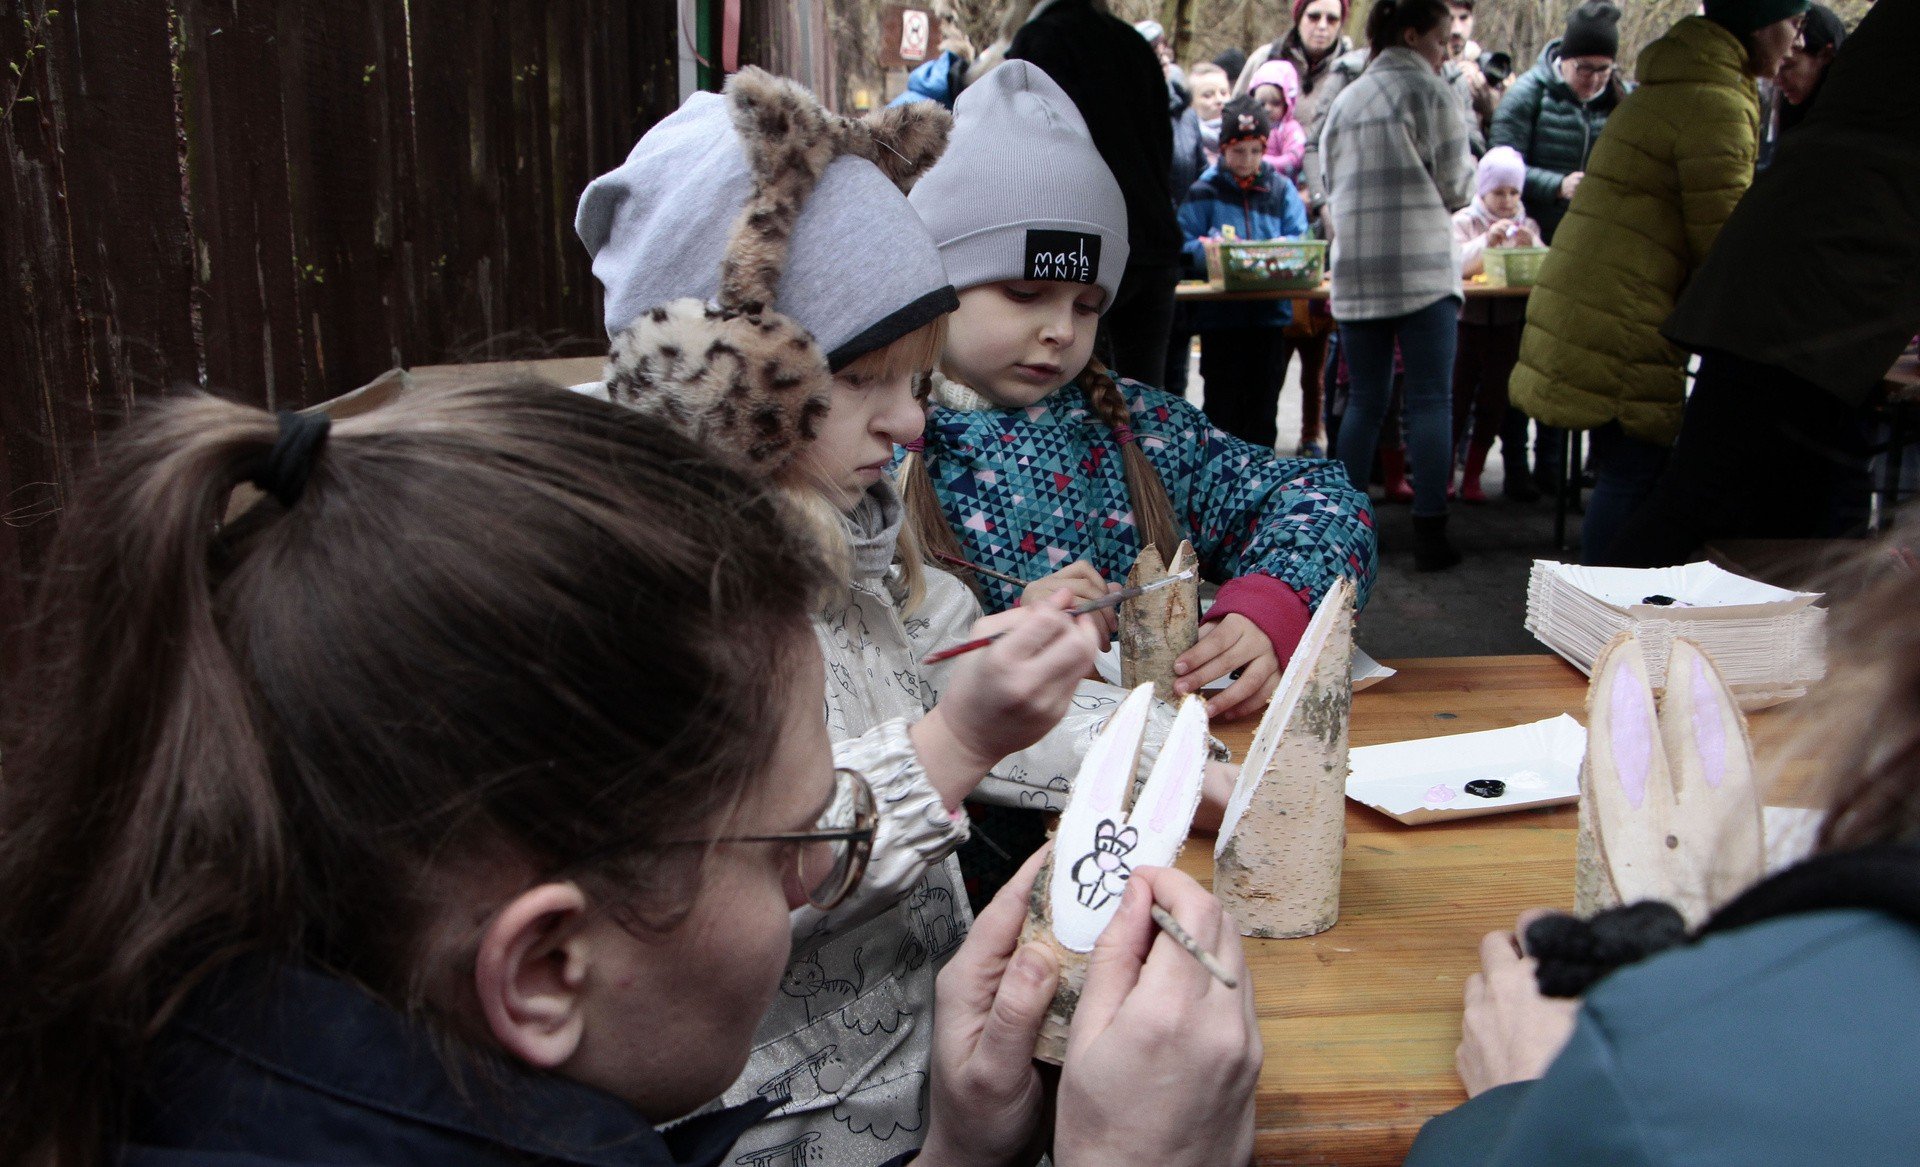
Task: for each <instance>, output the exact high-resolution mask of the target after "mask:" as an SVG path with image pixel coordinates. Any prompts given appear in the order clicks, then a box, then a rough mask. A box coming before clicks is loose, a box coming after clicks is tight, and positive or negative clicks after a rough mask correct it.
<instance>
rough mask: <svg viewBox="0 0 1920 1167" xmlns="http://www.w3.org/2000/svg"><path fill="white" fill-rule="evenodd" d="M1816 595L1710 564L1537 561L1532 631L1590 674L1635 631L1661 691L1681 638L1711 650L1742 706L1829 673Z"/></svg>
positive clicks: (1530, 595)
mask: <svg viewBox="0 0 1920 1167" xmlns="http://www.w3.org/2000/svg"><path fill="white" fill-rule="evenodd" d="M1821 598H1822V597H1821V595H1820V593H1818V592H1790V591H1787V590H1786V589H1785V588H1776V587H1774V586H1772V585H1771V584H1763V583H1761V582H1759V581H1758V580H1751V579H1748V578H1746V577H1745V576H1739V575H1734V574H1733V573H1732V572H1729V571H1723V570H1721V569H1720V568H1718V567H1715V566H1714V565H1713V564H1711V563H1689V564H1686V565H1685V566H1683V567H1651V568H1635V567H1580V566H1577V565H1575V564H1570V563H1555V562H1553V561H1551V560H1546V559H1536V560H1534V562H1533V574H1532V576H1531V577H1530V578H1529V579H1528V581H1527V631H1528V632H1531V633H1533V634H1534V635H1535V636H1537V637H1539V638H1540V641H1541V643H1543V644H1545V645H1546V646H1547V647H1548V648H1551V649H1553V651H1555V652H1557V653H1559V654H1560V655H1561V656H1563V657H1566V658H1567V659H1568V660H1569V661H1572V662H1573V664H1574V665H1575V667H1577V668H1579V669H1580V671H1581V672H1584V673H1589V674H1590V673H1592V671H1593V662H1594V659H1595V658H1596V657H1598V656H1599V655H1600V650H1601V649H1602V648H1604V647H1606V644H1607V642H1608V641H1609V640H1612V639H1613V637H1614V636H1615V634H1617V633H1619V632H1620V631H1622V630H1623V629H1629V628H1631V629H1632V630H1633V633H1634V635H1635V636H1637V637H1639V639H1640V642H1641V646H1642V648H1643V649H1644V651H1645V652H1646V657H1647V671H1648V673H1649V674H1650V676H1649V679H1650V680H1652V682H1653V686H1654V688H1655V689H1656V690H1658V689H1663V688H1664V687H1665V685H1666V678H1667V650H1668V648H1669V646H1671V645H1672V643H1673V638H1674V637H1676V636H1684V637H1686V638H1687V639H1688V640H1691V641H1693V642H1694V643H1695V644H1698V645H1699V646H1700V647H1701V648H1703V649H1705V650H1706V652H1707V655H1708V656H1710V657H1712V658H1713V663H1714V664H1715V665H1717V666H1719V668H1720V672H1721V674H1722V675H1723V676H1725V677H1726V679H1727V684H1728V685H1729V686H1730V687H1731V688H1732V689H1733V693H1734V696H1735V697H1736V698H1737V699H1738V700H1739V702H1740V706H1741V708H1743V709H1750V710H1751V709H1764V708H1766V707H1767V706H1769V705H1777V704H1779V703H1780V702H1782V701H1791V700H1792V699H1794V698H1795V697H1799V696H1801V695H1803V694H1805V693H1806V691H1807V686H1808V685H1811V684H1812V683H1813V682H1815V681H1818V680H1819V679H1820V678H1821V676H1822V675H1824V674H1825V672H1826V642H1827V632H1826V621H1827V613H1826V611H1825V610H1824V609H1822V608H1818V607H1815V606H1814V601H1816V600H1819V599H1821Z"/></svg>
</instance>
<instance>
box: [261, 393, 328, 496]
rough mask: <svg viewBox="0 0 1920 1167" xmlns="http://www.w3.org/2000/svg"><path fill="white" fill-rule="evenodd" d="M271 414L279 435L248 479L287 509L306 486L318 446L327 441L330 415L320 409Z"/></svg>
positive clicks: (289, 410)
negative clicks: (278, 421)
mask: <svg viewBox="0 0 1920 1167" xmlns="http://www.w3.org/2000/svg"><path fill="white" fill-rule="evenodd" d="M274 416H276V417H278V418H279V419H280V437H279V438H278V439H277V440H276V441H275V442H274V443H273V449H271V450H268V451H267V458H266V461H264V462H262V463H261V464H260V469H259V470H257V471H255V472H254V475H253V478H252V482H253V484H254V485H255V486H257V487H259V488H260V489H261V490H264V491H266V492H267V493H268V494H270V495H272V496H273V497H274V498H276V499H278V500H280V505H281V506H283V507H287V508H289V509H291V508H292V506H293V504H294V503H296V502H299V501H300V495H301V492H303V491H304V490H306V488H307V476H308V475H310V474H312V473H313V460H314V458H316V457H318V456H319V453H320V447H321V446H324V445H326V444H327V431H328V430H330V429H332V428H333V419H332V418H330V417H328V416H327V415H326V414H324V413H296V412H294V411H293V410H291V409H283V410H281V411H280V412H279V413H277V414H275V415H274Z"/></svg>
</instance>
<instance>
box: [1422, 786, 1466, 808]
mask: <svg viewBox="0 0 1920 1167" xmlns="http://www.w3.org/2000/svg"><path fill="white" fill-rule="evenodd" d="M1459 794H1460V792H1459V791H1457V790H1455V789H1454V788H1453V787H1451V786H1448V785H1447V784H1446V783H1444V782H1442V783H1441V784H1440V785H1438V786H1429V787H1427V793H1426V796H1425V800H1426V804H1427V805H1428V806H1445V805H1446V804H1448V803H1449V802H1452V801H1453V800H1454V799H1455V798H1457V797H1459Z"/></svg>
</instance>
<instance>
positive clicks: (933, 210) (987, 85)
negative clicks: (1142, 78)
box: [907, 61, 1127, 312]
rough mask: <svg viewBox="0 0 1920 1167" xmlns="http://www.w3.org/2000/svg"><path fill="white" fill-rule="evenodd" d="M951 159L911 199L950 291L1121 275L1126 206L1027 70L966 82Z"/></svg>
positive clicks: (1054, 98)
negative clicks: (944, 268) (942, 264)
mask: <svg viewBox="0 0 1920 1167" xmlns="http://www.w3.org/2000/svg"><path fill="white" fill-rule="evenodd" d="M953 116H954V125H953V135H952V138H951V140H950V141H949V142H948V144H947V152H946V153H945V154H943V155H941V158H940V161H939V162H937V163H935V164H934V167H933V169H931V170H929V171H927V173H926V176H925V177H923V178H922V179H921V180H920V182H919V184H918V185H916V186H915V187H914V188H913V191H912V193H910V194H909V195H908V196H907V198H908V201H910V202H911V203H912V204H913V207H914V209H915V210H917V211H919V212H920V217H921V218H922V219H925V220H926V223H927V227H928V229H929V230H931V231H932V232H933V238H934V240H935V242H937V243H938V244H939V245H940V258H941V259H943V260H945V261H946V265H947V276H948V278H950V279H952V280H953V285H954V287H956V288H962V289H965V288H970V287H973V286H974V285H976V284H990V283H995V282H997V281H1000V280H1065V281H1070V282H1075V283H1083V284H1098V285H1099V286H1100V287H1101V288H1102V289H1103V290H1104V291H1105V292H1106V293H1107V296H1106V299H1105V301H1103V302H1102V304H1101V311H1103V312H1104V311H1105V310H1106V309H1107V308H1108V307H1110V306H1111V305H1112V304H1113V297H1114V293H1115V292H1116V291H1117V290H1118V289H1119V287H1120V273H1121V272H1122V271H1124V270H1125V269H1126V266H1127V201H1126V197H1125V196H1124V195H1122V194H1121V193H1120V184H1119V182H1117V181H1116V180H1115V179H1114V177H1113V172H1112V171H1111V170H1108V169H1107V164H1106V161H1105V160H1104V159H1102V158H1101V157H1100V152H1099V151H1098V150H1096V149H1094V146H1093V137H1092V135H1091V134H1089V133H1088V131H1087V123H1086V121H1085V119H1083V118H1082V117H1081V116H1080V111H1079V110H1078V109H1076V108H1075V107H1074V104H1073V99H1072V98H1070V97H1068V96H1067V94H1066V91H1065V90H1063V89H1061V88H1060V86H1059V85H1058V84H1056V83H1055V82H1054V80H1053V79H1052V78H1051V77H1048V76H1047V75H1046V74H1045V73H1043V72H1041V71H1040V70H1039V69H1038V68H1037V67H1036V66H1034V65H1033V64H1032V63H1031V62H1028V61H1008V62H1006V63H1005V64H1003V65H1000V66H998V67H996V68H995V69H994V70H993V71H992V72H990V73H988V74H987V75H986V76H984V77H982V78H980V80H978V81H976V82H974V83H973V84H972V85H969V86H968V87H967V88H966V90H965V91H964V92H962V93H961V94H960V100H959V102H958V103H956V104H955V106H954V109H953Z"/></svg>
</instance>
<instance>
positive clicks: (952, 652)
mask: <svg viewBox="0 0 1920 1167" xmlns="http://www.w3.org/2000/svg"><path fill="white" fill-rule="evenodd" d="M1192 578H1193V572H1191V571H1183V572H1181V573H1180V574H1179V575H1170V576H1168V577H1167V578H1165V579H1160V580H1155V581H1153V582H1152V583H1150V584H1143V585H1141V586H1139V587H1131V588H1121V589H1120V590H1119V591H1115V592H1108V593H1107V594H1106V595H1104V596H1101V597H1100V598H1099V599H1097V600H1088V601H1087V602H1086V603H1084V604H1081V605H1080V606H1079V607H1076V608H1074V609H1072V610H1071V611H1070V612H1069V615H1073V616H1085V615H1088V614H1090V613H1093V612H1100V611H1104V610H1106V609H1108V608H1117V607H1119V606H1120V605H1121V604H1122V603H1125V602H1126V601H1128V600H1131V599H1133V598H1134V597H1135V596H1144V595H1146V594H1147V593H1148V592H1154V591H1159V590H1160V589H1161V588H1164V587H1169V586H1171V585H1173V584H1177V583H1181V582H1183V581H1185V580H1189V579H1192ZM1005 635H1006V633H1004V632H996V633H994V634H992V635H991V636H979V637H975V638H974V639H972V640H963V641H961V642H960V643H959V644H956V645H954V646H953V647H951V648H943V649H941V650H940V651H939V652H932V653H928V654H927V655H926V656H924V657H922V658H921V660H920V663H921V664H924V665H933V664H939V663H940V662H941V661H943V660H952V659H953V658H954V657H956V656H959V655H961V654H962V653H968V652H972V651H974V650H975V649H978V648H985V647H986V646H987V645H989V644H992V643H993V642H994V641H996V640H998V639H1000V638H1001V637H1002V636H1005Z"/></svg>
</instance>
